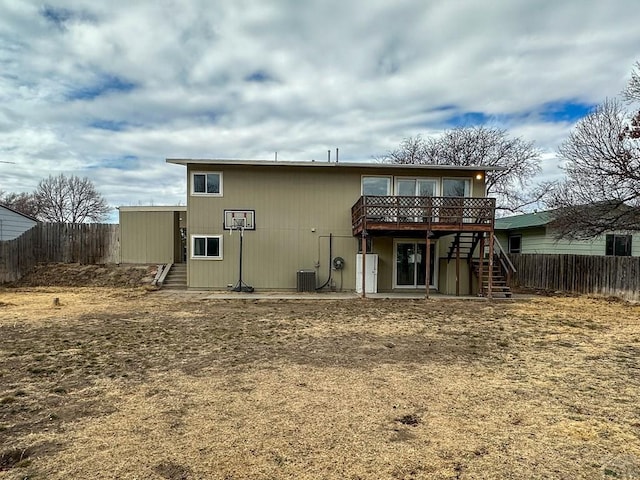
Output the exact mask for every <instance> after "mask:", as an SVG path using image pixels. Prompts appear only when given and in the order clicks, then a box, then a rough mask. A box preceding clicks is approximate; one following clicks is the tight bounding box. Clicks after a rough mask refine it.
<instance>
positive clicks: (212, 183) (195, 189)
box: [191, 172, 222, 197]
mask: <svg viewBox="0 0 640 480" xmlns="http://www.w3.org/2000/svg"><path fill="white" fill-rule="evenodd" d="M191 194H192V195H210V196H216V197H221V196H222V173H221V172H194V173H192V174H191Z"/></svg>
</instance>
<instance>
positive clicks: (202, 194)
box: [191, 171, 223, 197]
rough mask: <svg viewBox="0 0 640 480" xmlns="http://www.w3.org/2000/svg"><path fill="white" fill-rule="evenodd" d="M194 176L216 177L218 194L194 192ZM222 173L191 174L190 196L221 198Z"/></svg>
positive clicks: (199, 172)
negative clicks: (218, 187) (217, 179)
mask: <svg viewBox="0 0 640 480" xmlns="http://www.w3.org/2000/svg"><path fill="white" fill-rule="evenodd" d="M196 175H218V177H219V179H220V182H219V184H220V192H218V193H207V192H196V191H195V184H196V182H195V176H196ZM222 183H223V182H222V172H201V171H198V172H191V195H193V196H197V197H222ZM205 185H206V178H205Z"/></svg>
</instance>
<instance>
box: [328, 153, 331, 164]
mask: <svg viewBox="0 0 640 480" xmlns="http://www.w3.org/2000/svg"><path fill="white" fill-rule="evenodd" d="M327 162H329V163H331V150H327Z"/></svg>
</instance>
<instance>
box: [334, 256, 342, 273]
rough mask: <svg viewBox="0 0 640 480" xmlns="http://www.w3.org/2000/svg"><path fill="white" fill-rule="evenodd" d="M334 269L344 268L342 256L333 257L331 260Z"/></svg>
mask: <svg viewBox="0 0 640 480" xmlns="http://www.w3.org/2000/svg"><path fill="white" fill-rule="evenodd" d="M331 264H332V265H333V269H334V270H342V269H343V268H344V258H342V257H333V260H332V261H331Z"/></svg>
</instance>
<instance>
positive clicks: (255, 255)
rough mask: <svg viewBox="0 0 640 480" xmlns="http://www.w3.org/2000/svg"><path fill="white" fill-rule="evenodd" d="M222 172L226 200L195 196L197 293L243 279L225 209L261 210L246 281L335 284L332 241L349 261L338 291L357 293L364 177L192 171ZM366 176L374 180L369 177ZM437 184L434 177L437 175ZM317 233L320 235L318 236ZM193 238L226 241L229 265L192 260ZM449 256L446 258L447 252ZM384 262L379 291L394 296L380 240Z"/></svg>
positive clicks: (192, 228)
mask: <svg viewBox="0 0 640 480" xmlns="http://www.w3.org/2000/svg"><path fill="white" fill-rule="evenodd" d="M194 171H197V172H201V171H212V172H220V171H221V172H222V173H223V196H222V197H207V196H197V195H189V196H188V209H189V216H188V220H187V223H188V225H187V230H188V282H189V286H190V287H191V288H214V289H216V288H218V289H224V288H227V287H228V286H229V285H233V284H235V283H236V282H237V280H238V266H239V265H238V264H239V261H238V259H239V233H238V232H234V233H233V235H230V234H229V232H228V231H224V230H223V215H224V210H225V209H235V210H240V209H247V210H255V224H256V230H255V231H249V230H248V231H246V232H245V236H244V251H243V254H244V257H243V280H244V281H245V282H246V283H248V284H250V285H252V286H253V287H255V288H263V289H268V288H277V289H295V288H296V272H297V271H298V270H301V269H305V270H308V269H311V270H315V271H316V274H317V276H316V278H317V283H318V285H320V284H322V283H324V281H326V279H327V278H328V262H329V253H328V250H329V247H328V244H329V240H328V236H329V234H333V236H334V240H333V256H334V257H335V256H341V257H343V258H344V259H345V267H344V270H343V272H342V277H341V274H340V272H334V274H333V280H334V282H335V285H336V287H340V285H341V284H342V287H343V289H345V290H353V289H355V257H356V253H357V245H358V243H357V242H358V241H357V240H356V239H355V238H354V237H353V236H352V234H351V206H352V205H353V204H354V203H355V202H356V200H357V199H358V198H359V197H360V185H361V177H362V175H363V170H361V169H356V168H346V167H345V168H340V170H339V171H337V170H333V169H320V168H319V169H315V168H301V167H277V168H273V167H260V166H231V165H229V166H224V167H221V166H219V165H213V166H210V167H209V168H207V167H206V166H202V165H190V166H189V170H188V172H189V174H188V175H187V178H188V186H187V188H188V190H187V191H188V192H190V191H191V174H190V173H191V172H194ZM364 174H373V172H370V173H369V171H365V172H364ZM375 175H398V176H420V175H418V172H416V171H415V170H410V169H408V170H407V171H403V170H400V169H397V168H393V169H389V170H388V171H387V170H386V169H380V170H376V171H375ZM430 176H432V177H433V175H430ZM443 176H444V177H449V178H451V177H456V176H460V177H465V178H473V175H471V174H470V173H469V172H462V173H457V172H455V171H454V172H446V174H445V175H442V176H440V178H441V177H443ZM472 190H473V191H472V193H473V194H474V195H477V196H481V195H482V194H483V193H484V180H480V181H478V180H474V181H473V187H472ZM313 230H315V231H313ZM193 235H223V259H222V260H204V259H192V258H191V237H192V236H193ZM445 252H446V251H445ZM374 253H377V254H378V255H379V266H378V289H379V290H380V291H385V290H386V291H389V290H391V289H392V281H393V278H392V277H393V262H394V261H395V259H394V257H393V240H392V239H391V238H382V237H376V238H375V239H374Z"/></svg>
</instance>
